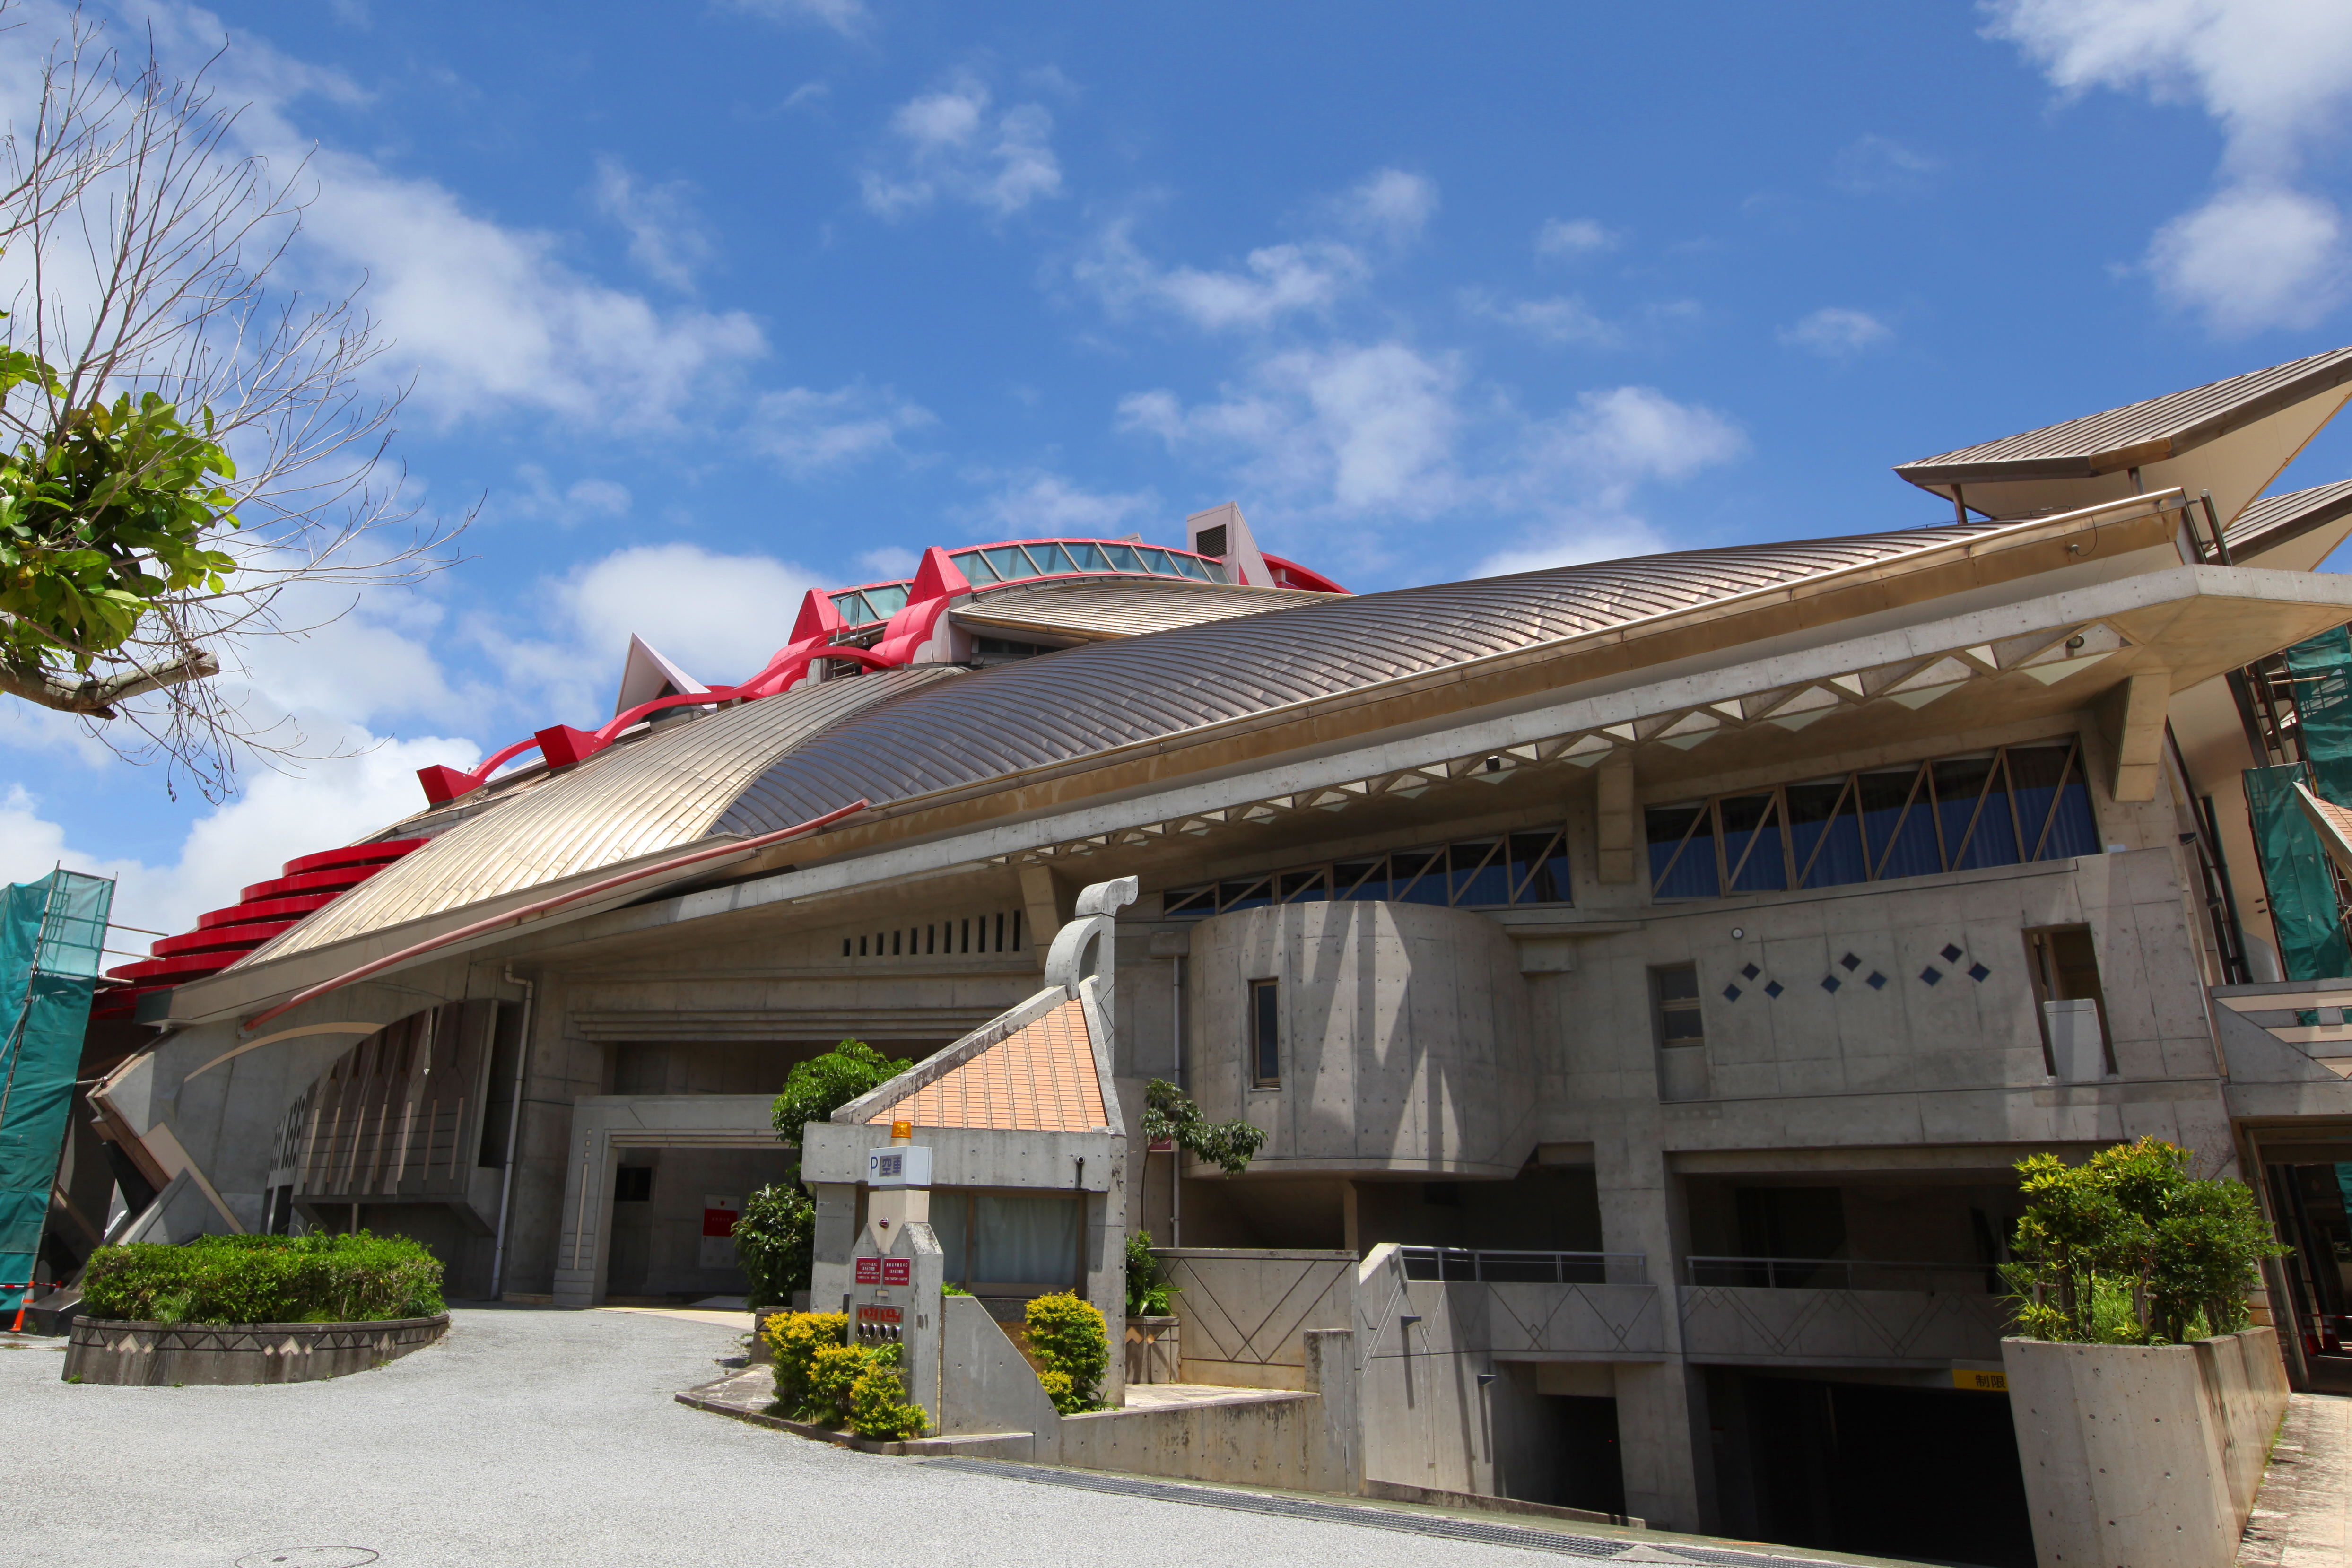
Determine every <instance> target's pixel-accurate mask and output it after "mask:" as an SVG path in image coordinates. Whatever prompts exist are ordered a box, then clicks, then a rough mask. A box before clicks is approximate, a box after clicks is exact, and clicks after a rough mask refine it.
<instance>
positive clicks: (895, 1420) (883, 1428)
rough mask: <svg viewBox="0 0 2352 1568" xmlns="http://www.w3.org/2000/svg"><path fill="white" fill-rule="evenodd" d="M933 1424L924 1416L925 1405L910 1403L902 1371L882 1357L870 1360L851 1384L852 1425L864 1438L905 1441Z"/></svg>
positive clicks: (927, 1416) (850, 1419) (850, 1412)
mask: <svg viewBox="0 0 2352 1568" xmlns="http://www.w3.org/2000/svg"><path fill="white" fill-rule="evenodd" d="M893 1348H895V1347H893ZM930 1425H931V1418H930V1417H929V1415H925V1414H923V1409H922V1406H920V1405H909V1404H908V1403H907V1387H906V1384H902V1383H900V1382H899V1381H898V1368H897V1367H895V1366H888V1365H884V1364H882V1363H881V1360H880V1358H879V1357H877V1358H874V1359H872V1360H870V1361H869V1362H868V1363H867V1364H866V1370H865V1371H864V1372H863V1373H860V1374H859V1375H858V1378H857V1381H856V1384H852V1385H851V1388H850V1395H849V1426H850V1430H852V1431H854V1432H856V1434H857V1435H858V1436H861V1437H872V1438H877V1439H878V1440H880V1441H883V1442H886V1443H887V1442H901V1441H904V1440H905V1439H907V1438H908V1437H919V1436H922V1435H923V1434H924V1433H925V1432H927V1431H929V1429H930Z"/></svg>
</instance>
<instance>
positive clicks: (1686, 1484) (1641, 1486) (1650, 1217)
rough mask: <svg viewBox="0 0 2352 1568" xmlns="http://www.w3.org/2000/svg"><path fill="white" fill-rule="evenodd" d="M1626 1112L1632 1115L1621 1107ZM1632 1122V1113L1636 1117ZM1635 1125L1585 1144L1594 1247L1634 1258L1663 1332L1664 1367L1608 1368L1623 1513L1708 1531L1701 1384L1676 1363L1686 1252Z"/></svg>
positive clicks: (1653, 1150) (1710, 1500)
mask: <svg viewBox="0 0 2352 1568" xmlns="http://www.w3.org/2000/svg"><path fill="white" fill-rule="evenodd" d="M1627 1109H1628V1110H1635V1108H1633V1107H1630V1106H1629V1107H1628V1108H1627ZM1636 1114H1638V1111H1636ZM1640 1121H1641V1122H1642V1125H1640V1126H1638V1127H1626V1128H1622V1129H1621V1131H1620V1133H1619V1136H1618V1137H1616V1138H1614V1139H1606V1140H1602V1141H1600V1142H1596V1143H1595V1145H1594V1151H1593V1152H1594V1176H1595V1179H1596V1181H1597V1183H1598V1185H1599V1190H1600V1198H1601V1246H1602V1247H1603V1248H1604V1249H1605V1250H1607V1251H1610V1252H1639V1253H1642V1254H1643V1255H1644V1257H1645V1258H1646V1260H1647V1268H1648V1270H1649V1279H1650V1283H1651V1284H1652V1285H1653V1286H1654V1288H1655V1289H1656V1290H1657V1292H1658V1316H1659V1320H1660V1322H1661V1325H1662V1326H1663V1328H1664V1341H1665V1347H1666V1359H1665V1361H1664V1362H1663V1363H1619V1364H1618V1365H1617V1367H1616V1384H1617V1446H1618V1454H1619V1458H1620V1462H1621V1463H1622V1466H1623V1468H1624V1471H1625V1508H1626V1511H1628V1512H1629V1513H1633V1514H1635V1515H1637V1516H1639V1517H1641V1518H1643V1519H1646V1520H1648V1521H1650V1522H1651V1523H1653V1524H1654V1525H1657V1526H1660V1527H1661V1528H1664V1529H1668V1530H1691V1531H1698V1530H1708V1529H1712V1528H1713V1523H1714V1515H1715V1506H1714V1503H1715V1499H1714V1493H1715V1476H1714V1468H1715V1464H1714V1460H1715V1455H1714V1448H1713V1445H1712V1443H1711V1442H1710V1440H1709V1432H1708V1423H1707V1415H1706V1387H1705V1384H1703V1383H1702V1382H1701V1380H1700V1375H1699V1371H1698V1369H1697V1368H1696V1367H1693V1366H1690V1365H1688V1364H1687V1363H1685V1362H1684V1360H1683V1359H1682V1312H1681V1296H1680V1293H1679V1292H1678V1290H1677V1289H1676V1285H1677V1280H1678V1278H1679V1270H1680V1267H1681V1263H1680V1259H1681V1258H1682V1256H1683V1252H1684V1249H1685V1244H1684V1232H1685V1216H1684V1215H1683V1213H1682V1203H1681V1195H1680V1194H1679V1192H1678V1191H1677V1190H1676V1187H1675V1181H1674V1178H1673V1177H1672V1176H1671V1175H1669V1174H1668V1173H1667V1171H1666V1168H1665V1158H1664V1154H1663V1153H1661V1152H1659V1149H1658V1142H1659V1140H1658V1134H1657V1128H1656V1125H1655V1122H1656V1116H1655V1113H1654V1112H1652V1113H1650V1114H1649V1115H1646V1116H1641V1117H1640Z"/></svg>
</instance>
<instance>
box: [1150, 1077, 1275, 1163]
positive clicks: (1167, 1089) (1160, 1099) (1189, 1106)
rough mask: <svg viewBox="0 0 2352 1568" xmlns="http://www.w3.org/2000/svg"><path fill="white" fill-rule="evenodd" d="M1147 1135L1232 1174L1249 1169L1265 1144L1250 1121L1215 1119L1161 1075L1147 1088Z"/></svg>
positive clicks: (1262, 1134) (1260, 1132)
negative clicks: (1204, 1112)
mask: <svg viewBox="0 0 2352 1568" xmlns="http://www.w3.org/2000/svg"><path fill="white" fill-rule="evenodd" d="M1143 1137H1144V1141H1145V1142H1150V1143H1160V1142H1171V1143H1173V1144H1175V1145H1176V1147H1178V1148H1179V1149H1181V1150H1183V1151H1184V1152H1186V1153H1188V1154H1191V1155H1192V1156H1194V1157H1195V1158H1197V1159H1202V1160H1206V1161H1207V1162H1209V1163H1211V1164H1212V1165H1214V1166H1216V1167H1217V1168H1218V1169H1219V1170H1222V1171H1223V1172H1224V1173H1225V1174H1227V1175H1228V1176H1238V1175H1240V1174H1241V1173H1243V1172H1244V1171H1246V1170H1248V1169H1249V1163H1250V1162H1251V1161H1252V1160H1254V1159H1255V1158H1256V1157H1257V1152H1258V1151H1259V1150H1260V1149H1263V1148H1265V1133H1264V1132H1263V1131H1260V1130H1259V1129H1257V1128H1255V1127H1252V1126H1251V1125H1250V1124H1249V1123H1248V1122H1246V1121H1210V1120H1209V1119H1208V1118H1206V1117H1204V1116H1202V1114H1201V1108H1200V1107H1199V1106H1197V1105H1195V1104H1193V1103H1192V1100H1190V1099H1189V1098H1188V1097H1187V1096H1186V1095H1185V1093H1184V1091H1183V1090H1182V1089H1178V1088H1177V1087H1176V1086H1175V1085H1174V1084H1172V1083H1170V1082H1169V1081H1168V1080H1167V1079H1157V1078H1155V1079H1152V1080H1151V1081H1150V1083H1148V1084H1146V1085H1144V1088H1143Z"/></svg>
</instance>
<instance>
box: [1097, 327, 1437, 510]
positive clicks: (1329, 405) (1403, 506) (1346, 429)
mask: <svg viewBox="0 0 2352 1568" xmlns="http://www.w3.org/2000/svg"><path fill="white" fill-rule="evenodd" d="M1461 379H1462V377H1461V371H1460V369H1459V367H1458V366H1457V365H1455V364H1454V363H1453V361H1452V360H1450V359H1444V358H1439V359H1433V358H1430V357H1427V356H1425V355H1423V354H1421V353H1417V352H1416V351H1414V350H1412V349H1411V348H1408V347H1406V346H1405V345H1404V344H1402V343H1396V342H1387V343H1375V344H1371V345H1370V346H1358V345H1355V344H1347V343H1343V344H1339V345H1338V346H1336V347H1333V348H1328V349H1296V350H1292V351H1290V352H1287V353H1278V354H1275V355H1273V356H1271V357H1270V358H1267V359H1265V360H1263V361H1261V362H1260V363H1258V364H1257V365H1256V366H1255V367H1254V368H1253V370H1252V372H1251V374H1250V376H1249V379H1248V381H1247V382H1246V383H1245V384H1244V385H1243V386H1242V387H1240V388H1238V389H1228V391H1227V394H1226V396H1225V398H1224V400H1223V401H1222V402H1218V403H1209V404H1202V405H1197V406H1195V407H1193V408H1191V409H1186V408H1184V407H1182V406H1181V404H1179V402H1178V401H1177V399H1176V397H1175V395H1173V394H1172V393H1169V392H1165V391H1159V392H1148V393H1140V394H1137V395H1131V396H1129V397H1127V398H1125V399H1123V400H1122V401H1121V403H1120V404H1119V416H1120V423H1121V426H1122V427H1123V428H1126V429H1129V430H1136V431H1141V432H1145V433H1148V434H1150V435H1154V436H1157V437H1160V439H1161V440H1163V441H1165V442H1166V443H1167V444H1168V445H1169V447H1171V449H1172V448H1177V447H1187V446H1193V447H1208V448H1210V449H1212V450H1216V449H1223V450H1227V451H1231V452H1235V453H1238V454H1241V455H1243V457H1244V467H1243V468H1242V470H1241V472H1242V476H1243V477H1244V479H1246V480H1247V482H1248V483H1250V484H1251V485H1252V486H1253V487H1255V488H1258V489H1265V490H1268V491H1272V492H1274V493H1276V494H1278V495H1283V496H1287V497H1291V498H1296V499H1301V500H1307V501H1308V502H1309V503H1310V504H1315V505H1321V506H1328V507H1334V508H1339V509H1342V510H1364V511H1373V512H1381V513H1387V514H1392V515H1402V516H1408V517H1426V516H1431V515H1433V514H1435V513H1437V512H1440V511H1444V510H1447V509H1449V508H1451V507H1452V506H1454V505H1455V504H1456V503H1457V502H1458V501H1459V500H1461V497H1462V484H1461V479H1460V476H1459V475H1458V473H1457V472H1456V471H1455V468H1454V461H1453V447H1454V433H1455V431H1456V429H1457V428H1458V427H1459V426H1460V424H1461V422H1462V416H1461V414H1460V411H1459V410H1458V409H1457V408H1456V407H1455V406H1454V394H1455V392H1456V391H1457V390H1458V389H1459V387H1460V384H1461Z"/></svg>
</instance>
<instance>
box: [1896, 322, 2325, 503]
mask: <svg viewBox="0 0 2352 1568" xmlns="http://www.w3.org/2000/svg"><path fill="white" fill-rule="evenodd" d="M2347 398H2352V349H2338V350H2336V351H2334V352H2332V353H2324V354H2314V355H2312V356H2310V357H2309V358H2308V359H2304V360H2297V361H2294V362H2293V363H2289V364H2285V365H2277V366H2273V367H2272V368H2270V369H2268V370H2263V371H2255V372H2252V373H2250V374H2246V375H2242V376H2233V377H2231V379H2229V380H2227V381H2221V382H2216V383H2213V384H2211V385H2210V386H2203V387H2195V388H2191V389H2189V391H2186V392H2178V393H2173V394H2170V395H2167V396H2164V397H2159V398H2152V399H2150V400H2148V401H2147V402H2145V403H2136V404H2132V405H2128V406H2126V407H2123V408H2116V409H2110V410H2108V411H2106V412H2105V413H2103V414H2093V415H2085V416H2083V417H2082V418H2079V419H2070V420H2067V421H2065V422H2063V424H2058V425H2052V426H2045V427H2043V428H2042V429H2040V430H2029V431H2026V432H2025V433H2023V434H2021V435H2017V436H2011V437H2004V438H2003V439H2001V440H1999V441H1989V442H1985V443H1983V444H1982V445H1980V446H1976V447H1964V448H1961V449H1960V450H1958V451H1953V452H1946V453H1943V454H1941V455H1939V456H1937V457H1933V458H1923V459H1921V460H1920V461H1918V462H1916V463H1905V464H1902V465H1900V466H1898V467H1897V468H1895V472H1896V473H1897V474H1899V475H1901V476H1902V477H1903V478H1904V479H1908V480H1909V481H1910V482H1911V483H1913V484H1915V485H1917V486H1919V487H1920V488H1921V489H1927V490H1932V491H1934V492H1935V493H1936V494H1937V495H1940V496H1944V497H1946V498H1948V499H1949V498H1952V497H1953V496H1954V495H1955V494H1958V496H1959V497H1960V499H1962V500H1965V501H1966V502H1967V504H1968V506H1969V508H1970V509H1971V510H1976V511H1979V512H1982V513H1984V514H1986V515H1988V516H1992V517H2025V516H2031V515H2033V514H2035V513H2038V512H2044V511H2050V510H2068V509H2073V508H2076V507H2084V506H2089V505H2092V504H2094V503H2096V502H2099V501H2104V500H2116V499H2117V498H2120V497H2124V496H2129V495H2133V494H2136V493H2139V492H2141V491H2153V490H2158V489H2168V488H2170V487H2174V486H2178V487H2179V488H2180V489H2184V490H2186V491H2187V492H2188V493H2189V494H2190V495H2192V496H2194V495H2197V494H2198V493H2199V492H2200V491H2208V490H2210V492H2211V493H2212V497H2213V505H2214V508H2215V510H2216V511H2217V512H2219V514H2220V516H2221V522H2222V523H2223V525H2224V526H2227V525H2229V524H2230V523H2231V522H2232V521H2235V520H2236V518H2237V516H2238V514H2239V513H2240V512H2241V511H2242V510H2245V508H2246V506H2247V504H2248V503H2249V502H2251V501H2252V500H2253V499H2254V498H2255V497H2256V496H2258V495H2260V494H2262V492H2263V490H2264V489H2268V488H2269V487H2270V485H2271V482H2272V481H2273V480H2274V479H2277V478H2278V476H2279V474H2280V473H2281V471H2283V470H2284V468H2286V466H2287V464H2288V463H2289V462H2291V461H2293V460H2294V456H2295V454H2296V453H2298V452H2300V451H2302V450H2303V447H2304V446H2305V443H2307V442H2308V441H2310V439H2311V438H2312V437H2313V436H2315V435H2316V434H2317V433H2318V431H2319V429H2320V427H2321V426H2324V425H2326V423H2327V421H2328V420H2329V419H2331V418H2333V417H2334V416H2335V415H2336V410H2338V409H2339V408H2341V407H2342V406H2343V405H2344V404H2345V401H2346V399H2347Z"/></svg>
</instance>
